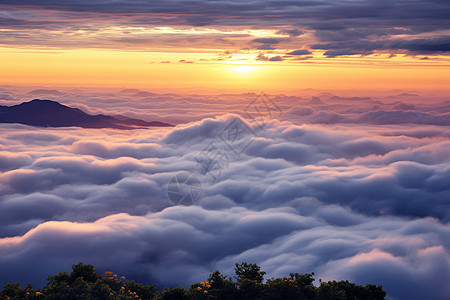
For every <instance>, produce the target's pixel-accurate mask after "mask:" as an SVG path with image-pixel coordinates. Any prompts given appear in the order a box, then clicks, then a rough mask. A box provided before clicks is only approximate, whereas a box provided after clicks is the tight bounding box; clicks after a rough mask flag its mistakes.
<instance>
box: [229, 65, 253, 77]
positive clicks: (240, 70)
mask: <svg viewBox="0 0 450 300" xmlns="http://www.w3.org/2000/svg"><path fill="white" fill-rule="evenodd" d="M232 70H233V72H235V73H237V74H240V75H247V74H249V73H251V72H252V71H254V67H252V66H249V65H237V66H233V67H232Z"/></svg>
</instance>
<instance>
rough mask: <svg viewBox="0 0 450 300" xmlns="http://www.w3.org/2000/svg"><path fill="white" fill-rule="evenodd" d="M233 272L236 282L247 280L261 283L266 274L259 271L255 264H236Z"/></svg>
mask: <svg viewBox="0 0 450 300" xmlns="http://www.w3.org/2000/svg"><path fill="white" fill-rule="evenodd" d="M234 270H235V272H236V275H237V276H238V282H239V281H240V280H243V279H247V280H251V281H254V282H256V283H261V282H262V281H263V280H264V275H265V274H266V272H264V271H261V268H260V267H259V266H258V265H257V264H249V263H246V262H243V263H240V264H236V265H235V267H234Z"/></svg>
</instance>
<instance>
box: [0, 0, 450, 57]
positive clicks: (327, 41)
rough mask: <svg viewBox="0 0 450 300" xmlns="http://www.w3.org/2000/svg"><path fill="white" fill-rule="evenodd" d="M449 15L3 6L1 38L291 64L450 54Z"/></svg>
mask: <svg viewBox="0 0 450 300" xmlns="http://www.w3.org/2000/svg"><path fill="white" fill-rule="evenodd" d="M449 14H450V6H449V3H448V2H447V1H442V0H434V1H423V0H404V1H400V2H399V1H377V2H373V1H368V0H364V1H345V2H336V1H330V0H327V1H316V0H315V1H307V2H304V1H303V2H299V1H294V2H293V1H251V2H246V3H242V2H241V1H203V0H197V1H183V0H173V1H164V2H154V1H153V2H142V1H140V2H138V3H136V1H133V2H132V1H102V2H100V3H98V2H96V3H92V2H89V1H64V2H61V1H21V2H20V3H18V2H17V1H2V3H1V4H0V27H1V28H2V29H3V30H2V31H1V34H0V37H1V39H0V40H1V41H2V44H3V45H6V46H9V45H16V46H17V45H22V46H23V45H28V46H36V45H39V46H46V47H55V48H70V49H72V48H91V47H94V48H98V47H100V48H107V49H111V48H119V49H133V50H136V49H140V50H143V51H149V50H151V49H153V51H155V50H156V49H158V50H159V49H161V48H165V49H168V48H173V47H178V46H179V45H180V44H184V43H186V42H188V43H189V45H190V47H191V48H196V49H203V50H205V49H223V50H232V51H233V52H235V51H236V52H238V51H242V50H248V49H252V50H263V51H272V50H279V51H280V52H281V53H283V52H284V54H288V55H287V56H286V58H287V59H290V57H289V53H292V52H293V50H296V49H298V47H299V45H300V46H304V47H305V48H307V49H314V50H320V52H321V53H323V54H324V55H325V56H326V57H328V58H332V57H336V56H344V55H369V54H376V53H391V54H407V55H448V53H449V51H450V48H449V45H450V44H449V28H450V27H449V26H450V23H449V20H448V15H449ZM80 24H82V25H80ZM62 36H64V38H61V37H62ZM69 36H70V38H68V37H69ZM307 49H302V51H309V50H307ZM291 55H298V54H291ZM278 61H279V60H278Z"/></svg>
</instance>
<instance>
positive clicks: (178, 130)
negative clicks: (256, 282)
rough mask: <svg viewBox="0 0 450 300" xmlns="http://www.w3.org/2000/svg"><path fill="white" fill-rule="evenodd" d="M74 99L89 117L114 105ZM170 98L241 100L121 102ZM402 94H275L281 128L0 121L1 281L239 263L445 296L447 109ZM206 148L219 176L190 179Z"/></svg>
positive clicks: (187, 270) (225, 119)
mask: <svg viewBox="0 0 450 300" xmlns="http://www.w3.org/2000/svg"><path fill="white" fill-rule="evenodd" d="M128 92H130V91H125V92H124V93H128ZM131 92H133V93H134V92H136V91H131ZM5 93H7V94H8V95H10V96H11V98H13V99H17V100H7V99H6V98H4V102H5V103H6V102H7V103H10V102H14V101H18V100H19V98H20V95H21V94H20V93H19V92H14V91H11V90H5ZM62 94H63V95H58V97H62V98H63V99H66V101H67V103H70V99H71V95H70V93H69V92H67V93H65V92H62ZM80 94H82V95H84V96H82V97H81V99H86V103H92V104H94V103H96V104H97V106H98V107H95V105H92V107H93V108H92V109H94V110H99V111H105V110H108V109H109V110H117V111H119V110H120V107H121V105H126V104H121V102H119V101H117V102H114V101H111V102H109V103H107V102H102V99H103V97H104V98H107V97H108V96H107V95H103V94H97V95H96V97H97V98H96V99H97V101H94V100H92V99H93V98H92V94H89V95H87V94H83V93H80ZM84 97H86V98H84ZM116 97H117V99H122V98H124V99H127V98H128V97H129V98H130V99H138V98H139V96H127V95H126V94H125V95H124V94H122V95H116ZM176 97H179V99H180V100H179V103H181V105H180V107H181V108H180V112H179V114H180V116H181V115H186V111H187V108H188V107H189V104H192V105H194V107H202V106H204V107H205V110H206V109H207V108H206V107H208V109H209V110H210V111H211V112H214V111H215V110H217V111H219V110H220V108H219V105H217V107H213V108H211V106H208V104H207V101H206V98H208V99H211V98H214V97H227V99H229V102H227V103H228V108H230V111H233V108H234V109H236V110H242V106H243V104H242V103H243V102H245V103H247V104H248V103H250V102H251V101H248V102H246V101H245V100H242V99H246V98H245V97H247V99H253V98H252V97H254V96H253V95H223V96H200V95H196V96H194V95H191V96H186V95H184V96H182V95H161V94H146V95H145V97H144V98H142V99H147V100H139V101H138V100H134V101H136V102H135V103H136V106H135V107H138V108H139V107H141V106H142V107H145V106H146V105H148V106H150V105H151V106H152V107H153V108H157V107H158V105H160V106H161V107H162V104H161V103H164V101H169V100H168V99H174V98H176ZM239 98H240V101H237V99H239ZM416 98H418V96H414V95H411V94H404V95H396V96H395V97H394V96H392V97H391V98H389V97H388V96H384V98H380V97H375V96H370V97H369V96H367V97H365V96H364V97H359V98H355V97H351V96H341V97H337V96H334V95H330V94H320V95H316V96H314V97H313V98H309V97H308V98H306V99H305V98H296V97H290V96H284V95H278V96H272V100H273V101H274V102H275V103H276V104H277V105H278V106H279V107H280V109H282V110H283V112H284V114H283V115H282V117H281V118H280V120H276V119H266V120H265V121H264V123H261V122H260V121H261V120H259V119H245V118H243V117H241V116H239V115H237V114H223V115H218V116H216V117H210V118H201V117H200V114H201V113H200V112H199V113H198V115H196V114H195V113H194V114H193V115H192V116H190V118H192V119H197V120H196V121H193V122H191V123H188V124H180V125H178V126H177V127H175V128H173V129H172V128H158V129H149V130H134V131H119V130H101V131H100V130H94V129H92V130H90V129H89V130H87V129H78V128H58V129H51V128H45V129H44V128H33V127H28V126H24V125H17V124H2V125H0V172H1V173H0V199H1V200H0V234H1V236H2V238H1V239H0V254H1V255H0V270H8V272H0V282H3V281H20V282H23V283H25V282H31V283H34V284H42V283H43V281H42V280H43V279H45V277H46V276H47V275H49V274H52V273H56V272H59V271H61V270H62V269H67V270H68V269H69V268H70V266H71V264H73V263H77V262H78V261H83V262H85V263H92V264H94V265H96V266H98V268H99V271H106V270H110V269H112V270H113V271H114V272H118V273H120V274H123V275H125V276H127V277H128V278H131V279H136V280H139V281H142V282H157V283H159V284H162V285H171V286H176V285H180V284H185V285H187V284H189V283H192V282H193V281H195V280H204V278H205V276H207V275H208V273H209V272H210V271H211V270H213V269H216V268H218V269H221V270H224V271H225V273H228V274H230V275H231V274H232V271H233V270H232V266H233V263H235V262H240V261H250V262H256V263H258V264H260V265H261V266H262V268H263V269H264V270H265V271H267V272H268V277H272V276H280V275H285V274H286V273H288V272H313V271H314V272H316V274H317V275H318V277H321V278H324V279H326V280H328V279H349V280H352V281H356V282H358V283H361V284H365V283H374V284H382V285H383V287H384V288H385V289H386V290H387V292H388V295H389V297H390V299H423V298H425V297H428V298H432V299H448V298H449V296H450V290H449V289H448V287H447V285H446V284H445V283H446V282H448V280H449V279H450V272H449V270H450V243H449V241H450V227H449V225H448V224H449V220H450V209H449V203H448V199H450V185H449V183H448V178H449V176H450V156H449V154H448V153H449V151H448V149H450V141H449V136H450V130H449V129H448V126H447V125H448V124H447V123H446V122H447V118H448V117H447V115H446V114H448V110H447V112H446V111H445V110H443V107H445V106H446V105H447V107H448V103H447V104H446V103H445V102H442V99H439V98H436V99H435V101H434V102H433V103H431V102H429V103H427V104H424V103H425V102H424V101H421V100H414V99H416ZM419 98H420V97H419ZM87 99H91V100H90V101H91V102H88V100H87ZM110 99H111V98H110ZM148 99H157V100H154V101H152V102H150V101H148ZM233 99H236V100H235V101H233ZM430 99H431V98H430ZM181 100H183V101H185V102H186V104H185V108H183V107H184V106H183V104H182V103H183V101H181ZM400 100H401V101H400ZM130 101H132V100H130ZM296 101H297V102H296ZM81 103H83V100H81ZM102 103H103V104H102ZM106 103H107V104H106ZM148 103H151V104H148ZM210 103H213V102H212V101H210ZM239 103H240V104H239ZM298 103H302V104H303V105H300V104H298ZM354 103H358V106H355V105H354ZM247 104H245V105H244V106H246V105H247ZM82 105H83V104H80V106H82ZM374 106H378V109H377V108H373V107H374ZM191 107H192V106H191ZM244 108H245V107H244ZM372 108H373V109H372ZM418 108H419V109H418ZM185 109H186V111H185ZM248 109H249V108H247V110H248ZM372 110H373V111H372ZM159 112H162V114H161V115H164V112H163V109H162V108H161V111H159ZM374 112H376V113H380V114H381V115H382V116H383V117H380V115H378V114H375V115H374V116H371V115H370V114H371V113H374ZM139 113H141V112H137V114H139ZM243 115H244V114H243ZM180 116H178V115H177V116H175V115H173V117H174V118H175V117H177V118H178V117H180ZM369 116H371V117H370V118H369ZM180 118H181V117H180ZM159 119H161V117H160V118H159ZM162 120H163V121H167V120H164V118H162ZM291 121H292V122H291ZM293 122H294V123H293ZM230 124H237V125H238V127H233V126H230ZM230 128H231V129H233V128H235V129H236V128H237V130H236V131H233V130H228V129H230ZM236 133H240V134H241V136H237V137H236V136H234V135H233V134H236ZM219 150H220V151H219ZM233 150H234V151H233ZM214 151H215V152H214ZM217 151H218V152H217ZM212 153H214V154H217V153H221V156H220V158H221V161H220V163H221V164H219V165H217V166H220V168H212V169H209V170H210V172H205V169H203V168H202V159H204V158H205V154H206V155H210V156H209V157H211V154H212ZM216 157H217V156H216ZM199 158H200V159H199ZM225 162H226V163H225ZM180 172H189V173H192V174H194V175H195V176H196V177H197V178H198V179H199V180H200V182H201V184H202V187H203V189H202V195H201V198H200V200H199V202H198V203H197V205H195V206H173V204H172V202H171V201H170V200H169V198H168V196H167V184H168V182H169V181H170V180H171V179H172V178H173V176H175V175H176V174H178V173H180ZM213 175H214V176H213Z"/></svg>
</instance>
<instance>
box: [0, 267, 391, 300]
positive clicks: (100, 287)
mask: <svg viewBox="0 0 450 300" xmlns="http://www.w3.org/2000/svg"><path fill="white" fill-rule="evenodd" d="M235 273H236V278H237V280H236V281H233V280H232V278H229V277H227V276H225V275H222V274H221V273H220V272H219V271H218V270H215V271H214V272H212V273H211V275H209V277H208V280H207V281H204V282H198V283H194V284H193V285H191V286H190V288H189V290H188V291H187V290H185V289H184V288H183V287H177V288H165V289H163V290H162V291H160V292H159V293H156V290H157V289H156V287H155V285H151V286H148V285H143V284H140V283H137V282H134V281H125V277H118V275H116V274H113V273H112V272H105V274H104V275H99V274H97V273H96V272H95V268H94V266H92V265H85V264H82V263H79V264H77V265H73V266H72V272H71V273H70V274H67V273H65V272H62V273H59V274H58V275H53V276H49V277H48V279H47V285H46V286H45V287H43V288H42V289H38V290H35V289H33V287H32V286H31V285H27V286H26V287H25V289H22V288H21V287H20V285H19V284H18V283H6V284H5V287H4V288H3V290H2V291H1V292H0V300H23V299H25V300H126V299H134V300H209V299H216V300H240V299H242V300H278V299H283V300H295V299H298V300H383V299H384V298H385V297H386V292H385V291H384V290H383V288H382V287H381V286H376V285H372V284H368V285H366V286H361V285H357V284H355V283H351V282H348V281H329V282H320V285H319V286H318V287H316V286H315V285H313V282H314V277H313V276H314V273H307V274H299V273H291V274H289V277H283V278H271V279H268V280H267V281H266V283H263V280H264V275H265V274H266V273H265V272H263V271H261V268H260V267H259V266H258V265H256V264H250V263H246V262H243V263H240V264H236V265H235Z"/></svg>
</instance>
